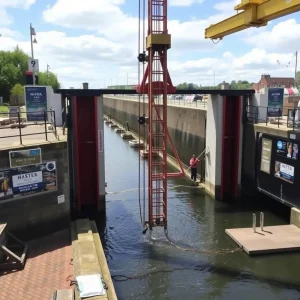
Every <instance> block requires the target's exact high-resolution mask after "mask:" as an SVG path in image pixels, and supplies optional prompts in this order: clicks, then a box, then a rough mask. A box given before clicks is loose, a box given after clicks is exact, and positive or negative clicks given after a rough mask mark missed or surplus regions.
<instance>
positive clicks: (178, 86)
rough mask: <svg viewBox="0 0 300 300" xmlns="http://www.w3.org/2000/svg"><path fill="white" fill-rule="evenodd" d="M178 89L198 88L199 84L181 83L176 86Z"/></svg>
mask: <svg viewBox="0 0 300 300" xmlns="http://www.w3.org/2000/svg"><path fill="white" fill-rule="evenodd" d="M176 88H177V89H178V90H197V89H198V88H199V86H198V85H197V84H195V83H186V82H184V83H180V84H178V85H177V87H176Z"/></svg>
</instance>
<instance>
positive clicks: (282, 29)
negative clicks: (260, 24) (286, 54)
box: [245, 19, 300, 52]
mask: <svg viewBox="0 0 300 300" xmlns="http://www.w3.org/2000/svg"><path fill="white" fill-rule="evenodd" d="M253 33H254V31H253ZM245 41H246V43H248V44H249V45H251V46H255V45H259V47H260V48H263V49H268V50H273V49H276V51H279V52H281V51H290V52H295V51H296V50H297V49H299V48H300V24H299V23H297V21H296V20H295V19H289V20H286V21H283V22H281V23H279V24H277V25H275V26H274V27H273V28H272V29H271V30H267V29H266V28H264V31H263V32H259V33H256V34H253V35H252V36H250V37H247V38H246V39H245Z"/></svg>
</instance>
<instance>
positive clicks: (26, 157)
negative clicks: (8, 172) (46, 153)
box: [9, 148, 42, 168]
mask: <svg viewBox="0 0 300 300" xmlns="http://www.w3.org/2000/svg"><path fill="white" fill-rule="evenodd" d="M40 163H42V150H41V148H36V149H26V150H16V151H9V164H10V167H11V168H17V167H22V166H29V165H36V164H40Z"/></svg>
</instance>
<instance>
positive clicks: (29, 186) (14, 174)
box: [0, 161, 57, 201]
mask: <svg viewBox="0 0 300 300" xmlns="http://www.w3.org/2000/svg"><path fill="white" fill-rule="evenodd" d="M56 175H57V174H56V162H55V161H50V162H45V163H42V164H37V165H32V166H26V167H25V166H24V167H20V168H13V169H7V170H1V171H0V201H1V200H6V199H11V198H16V197H21V196H25V195H30V194H35V193H41V192H47V191H55V190H57V177H56Z"/></svg>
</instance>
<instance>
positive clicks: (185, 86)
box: [177, 80, 253, 90]
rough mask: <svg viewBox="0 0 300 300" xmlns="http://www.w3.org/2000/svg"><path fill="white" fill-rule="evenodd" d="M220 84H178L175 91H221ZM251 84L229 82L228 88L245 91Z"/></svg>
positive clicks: (243, 81) (241, 81)
mask: <svg viewBox="0 0 300 300" xmlns="http://www.w3.org/2000/svg"><path fill="white" fill-rule="evenodd" d="M221 85H222V83H219V84H218V85H217V86H201V85H197V84H195V83H186V82H184V83H180V84H178V85H177V89H179V90H197V89H199V90H215V89H218V90H219V89H221ZM252 85H253V83H250V82H249V81H247V80H239V81H235V80H233V81H231V83H230V84H229V88H230V89H232V90H247V89H252Z"/></svg>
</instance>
